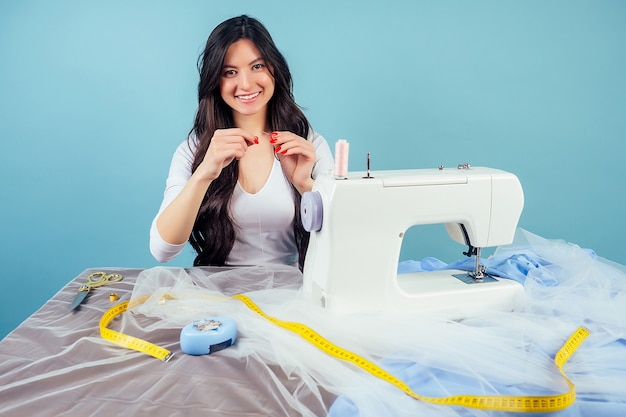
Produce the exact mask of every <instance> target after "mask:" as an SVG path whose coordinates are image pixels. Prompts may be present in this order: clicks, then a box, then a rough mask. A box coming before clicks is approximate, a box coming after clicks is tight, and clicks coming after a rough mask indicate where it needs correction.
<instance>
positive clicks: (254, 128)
mask: <svg viewBox="0 0 626 417" xmlns="http://www.w3.org/2000/svg"><path fill="white" fill-rule="evenodd" d="M198 64H199V65H198V67H199V70H200V83H199V85H198V100H199V104H198V110H197V113H196V118H195V122H194V126H193V128H192V130H191V132H190V134H189V137H188V139H187V140H186V141H185V142H183V143H182V144H181V145H180V146H179V147H178V148H177V150H176V152H175V154H174V157H173V159H172V164H171V167H170V172H169V176H168V179H167V182H166V190H165V194H164V198H163V202H162V204H161V208H160V210H159V213H158V214H157V216H156V217H155V219H154V221H153V222H152V227H151V231H150V250H151V252H152V254H153V256H154V257H155V258H156V259H157V260H158V261H160V262H167V261H169V260H171V259H172V258H174V257H175V256H176V255H178V254H179V253H180V252H181V251H182V249H183V247H184V245H185V242H186V241H187V240H189V242H190V243H191V245H192V246H193V248H194V249H195V250H196V252H197V257H196V259H195V261H194V266H200V265H220V266H221V265H264V264H268V263H281V264H288V265H299V266H300V267H301V268H302V266H303V265H304V256H305V254H306V249H307V246H308V234H307V233H306V232H305V231H304V229H303V227H302V224H301V221H300V210H299V206H300V198H301V195H302V193H304V192H305V191H309V190H311V188H312V186H313V180H314V178H315V177H316V176H317V175H319V174H320V173H322V172H328V171H330V170H332V168H333V158H332V154H331V152H330V149H329V147H328V144H327V143H326V140H325V139H324V138H323V137H322V136H320V135H319V134H317V133H316V132H314V131H313V130H312V129H311V127H310V126H309V123H308V121H307V119H306V117H305V116H304V114H303V113H302V111H301V109H300V108H299V107H298V105H297V104H296V103H295V101H294V98H293V92H292V78H291V73H290V72H289V67H288V65H287V62H286V61H285V58H284V57H283V56H282V54H281V53H280V52H279V51H278V49H277V48H276V45H275V44H274V42H273V40H272V38H271V36H270V34H269V33H268V31H267V30H266V29H265V27H264V26H263V25H262V24H261V23H260V22H259V21H257V20H255V19H253V18H250V17H248V16H245V15H244V16H240V17H235V18H232V19H229V20H226V21H224V22H223V23H221V24H220V25H218V26H217V27H216V28H215V29H214V30H213V32H212V33H211V35H210V36H209V38H208V40H207V43H206V47H205V49H204V52H203V54H202V55H201V57H200V59H199V63H198Z"/></svg>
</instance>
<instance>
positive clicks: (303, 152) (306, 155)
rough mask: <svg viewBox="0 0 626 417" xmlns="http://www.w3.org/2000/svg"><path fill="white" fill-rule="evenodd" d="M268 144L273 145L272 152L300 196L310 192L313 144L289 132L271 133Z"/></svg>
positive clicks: (313, 161)
mask: <svg viewBox="0 0 626 417" xmlns="http://www.w3.org/2000/svg"><path fill="white" fill-rule="evenodd" d="M270 143H272V144H273V145H274V151H275V152H276V155H277V156H278V158H279V159H280V164H281V165H282V167H283V172H284V173H285V175H286V176H287V179H288V180H289V182H291V183H292V184H293V185H294V187H296V189H297V190H298V192H299V193H300V194H303V193H304V192H305V191H311V189H312V188H313V179H312V178H311V172H312V171H313V166H314V165H315V158H316V155H315V148H314V147H313V144H312V143H311V142H309V141H308V140H306V139H304V138H302V137H300V136H298V135H296V134H295V133H291V132H272V133H271V134H270Z"/></svg>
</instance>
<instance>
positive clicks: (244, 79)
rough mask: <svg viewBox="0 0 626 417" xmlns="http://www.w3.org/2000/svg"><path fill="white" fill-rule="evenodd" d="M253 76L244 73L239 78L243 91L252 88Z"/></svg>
mask: <svg viewBox="0 0 626 417" xmlns="http://www.w3.org/2000/svg"><path fill="white" fill-rule="evenodd" d="M251 78H252V77H251V75H250V74H248V73H247V72H246V71H243V72H242V73H241V74H240V77H239V85H240V86H241V88H242V89H244V90H245V89H247V88H249V87H250V83H251Z"/></svg>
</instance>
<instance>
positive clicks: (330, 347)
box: [233, 294, 589, 412]
mask: <svg viewBox="0 0 626 417" xmlns="http://www.w3.org/2000/svg"><path fill="white" fill-rule="evenodd" d="M233 297H234V298H237V299H239V300H241V301H242V302H243V303H244V304H245V305H246V306H248V308H250V309H251V310H252V311H254V312H256V313H257V314H259V315H260V316H262V317H264V318H266V319H267V320H269V321H271V322H272V323H274V324H276V325H278V326H280V327H283V328H285V329H287V330H290V331H292V332H294V333H296V334H298V335H300V336H301V337H302V338H304V339H305V340H307V341H309V342H310V343H312V344H314V345H315V346H316V347H318V348H319V349H321V350H322V351H324V352H327V353H328V354H330V355H331V356H334V357H336V358H339V359H342V360H345V361H347V362H350V363H353V364H354V365H356V366H358V367H360V368H361V369H363V370H365V371H366V372H368V373H370V374H372V375H374V376H376V377H377V378H380V379H382V380H384V381H387V382H389V383H390V384H392V385H395V386H396V387H397V388H399V389H400V390H402V391H403V392H405V393H406V394H407V395H409V396H411V397H413V398H415V399H417V400H421V401H424V402H428V403H432V404H439V405H457V406H464V407H469V408H478V409H484V410H494V411H510V412H550V411H558V410H562V409H565V408H567V407H569V406H570V405H572V404H573V403H574V402H575V401H576V391H575V386H574V384H573V383H572V382H571V381H570V380H569V378H567V376H566V375H565V373H564V372H563V369H562V368H563V365H564V364H565V362H567V360H568V359H569V358H570V357H571V356H572V354H573V353H574V352H575V351H576V349H577V348H578V346H580V344H581V343H582V342H583V341H584V340H585V339H586V338H587V336H588V335H589V330H587V329H586V328H584V327H580V328H578V329H577V330H576V332H574V334H572V335H571V336H570V338H569V339H568V340H567V341H566V342H565V344H564V345H563V347H561V349H559V351H558V352H557V354H556V356H555V359H554V363H555V365H556V366H557V367H558V369H559V372H560V373H561V375H562V376H563V378H565V381H566V382H567V385H568V387H569V390H568V392H566V393H564V394H555V395H545V396H507V395H454V396H449V397H425V396H422V395H419V394H417V393H415V392H414V391H413V390H412V389H411V388H410V387H409V386H408V385H407V384H406V383H405V382H403V381H401V380H400V379H398V378H396V377H395V376H393V375H391V374H389V373H388V372H387V371H385V370H384V369H382V368H380V367H379V366H378V365H376V364H374V363H372V362H370V361H368V360H367V359H365V358H363V357H361V356H359V355H357V354H356V353H353V352H350V351H348V350H345V349H343V348H340V347H339V346H336V345H334V344H333V343H331V342H329V341H328V340H326V339H325V338H323V337H322V336H321V335H319V334H318V333H317V332H315V331H314V330H312V329H311V328H309V327H307V326H305V325H304V324H301V323H295V322H287V321H283V320H280V319H277V318H274V317H271V316H268V315H267V314H265V312H263V311H262V310H261V309H260V308H259V307H258V306H257V305H256V304H255V303H254V302H253V301H252V300H251V299H250V298H249V297H247V296H245V295H243V294H238V295H235V296H233Z"/></svg>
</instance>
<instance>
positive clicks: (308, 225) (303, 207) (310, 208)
mask: <svg viewBox="0 0 626 417" xmlns="http://www.w3.org/2000/svg"><path fill="white" fill-rule="evenodd" d="M323 213H324V210H323V203H322V195H321V194H320V193H319V192H317V191H307V192H305V193H304V194H302V201H301V202H300V215H301V217H302V226H304V230H306V231H307V232H318V231H320V230H322V219H323V217H324V216H323Z"/></svg>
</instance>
